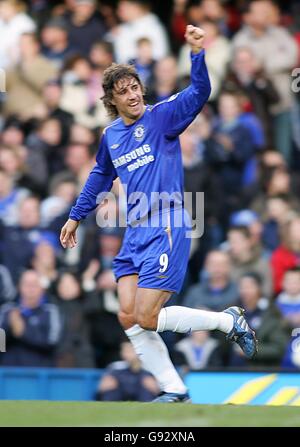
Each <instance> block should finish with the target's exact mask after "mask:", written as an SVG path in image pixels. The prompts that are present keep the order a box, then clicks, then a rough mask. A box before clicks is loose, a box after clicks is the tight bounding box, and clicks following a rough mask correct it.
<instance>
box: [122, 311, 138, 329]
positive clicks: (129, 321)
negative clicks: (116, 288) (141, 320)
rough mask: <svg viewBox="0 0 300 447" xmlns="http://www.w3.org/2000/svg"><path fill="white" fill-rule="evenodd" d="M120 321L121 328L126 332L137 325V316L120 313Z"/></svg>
mask: <svg viewBox="0 0 300 447" xmlns="http://www.w3.org/2000/svg"><path fill="white" fill-rule="evenodd" d="M118 319H119V322H120V324H121V326H122V327H123V328H124V329H125V330H126V329H129V328H131V327H132V326H134V325H135V324H137V322H136V319H135V316H134V315H133V314H130V313H126V312H123V311H122V310H121V311H120V312H118Z"/></svg>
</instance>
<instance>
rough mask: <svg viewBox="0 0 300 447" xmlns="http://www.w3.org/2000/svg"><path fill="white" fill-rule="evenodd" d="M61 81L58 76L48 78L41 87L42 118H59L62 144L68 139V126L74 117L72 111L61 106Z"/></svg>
mask: <svg viewBox="0 0 300 447" xmlns="http://www.w3.org/2000/svg"><path fill="white" fill-rule="evenodd" d="M61 96H62V83H61V80H60V79H58V78H55V79H50V80H49V81H48V82H47V84H46V85H45V87H44V89H43V100H44V105H45V114H44V118H47V117H48V116H49V118H54V119H57V120H59V122H60V124H61V129H62V141H61V143H62V145H63V146H64V145H65V144H67V142H68V140H69V132H70V127H71V125H72V124H73V121H74V117H73V115H72V113H70V112H67V111H66V110H63V109H62V108H61V104H60V103H61Z"/></svg>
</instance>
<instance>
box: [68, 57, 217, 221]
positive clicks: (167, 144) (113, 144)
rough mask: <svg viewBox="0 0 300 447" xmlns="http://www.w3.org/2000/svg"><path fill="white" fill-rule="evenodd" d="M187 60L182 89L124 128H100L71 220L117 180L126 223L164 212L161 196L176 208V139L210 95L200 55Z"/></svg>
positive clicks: (179, 186)
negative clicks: (188, 81) (92, 162)
mask: <svg viewBox="0 0 300 447" xmlns="http://www.w3.org/2000/svg"><path fill="white" fill-rule="evenodd" d="M191 58H192V69H191V84H190V85H189V86H188V87H187V88H186V89H184V90H182V91H181V92H179V93H177V94H175V95H173V96H171V97H170V98H169V99H167V100H165V101H162V102H160V103H158V104H155V105H154V106H149V105H148V106H146V109H145V112H144V114H143V115H142V117H141V118H140V119H138V120H137V121H135V122H134V123H133V124H130V125H126V124H125V123H124V122H123V120H122V119H121V118H118V119H116V120H115V121H113V122H112V124H111V125H109V126H108V127H106V129H104V131H103V135H102V138H101V142H100V147H99V151H98V153H97V156H96V161H97V163H96V165H95V167H94V169H93V170H92V171H91V173H90V175H89V177H88V179H87V182H86V184H85V186H84V188H83V190H82V192H81V194H80V195H79V197H78V199H77V202H76V204H75V206H74V207H73V208H72V209H71V212H70V218H71V219H73V220H81V219H84V218H85V217H86V216H87V214H88V213H89V212H90V211H92V210H93V209H95V208H96V206H97V205H98V204H99V203H101V202H102V200H103V199H104V194H105V193H107V192H108V191H110V189H111V187H112V183H113V181H114V180H115V178H117V177H119V178H120V181H121V183H122V185H123V187H124V189H125V192H126V196H127V222H128V223H129V224H130V223H132V222H135V221H136V220H138V219H140V218H142V217H144V216H147V215H149V213H150V212H153V211H154V212H155V211H160V210H161V209H162V208H164V201H162V200H161V196H160V194H161V193H166V197H168V198H170V197H171V198H172V203H171V206H173V207H175V208H176V207H180V206H182V202H183V167H182V160H181V148H180V143H179V135H180V134H181V133H182V132H183V131H184V129H186V127H188V125H189V124H190V123H191V122H192V121H193V120H194V119H195V117H196V116H197V114H198V113H199V112H200V111H201V109H202V107H203V106H204V104H205V102H206V101H207V99H208V97H209V95H210V91H211V87H210V81H209V77H208V72H207V68H206V64H205V59H204V50H202V51H201V52H200V53H198V54H191ZM137 204H138V205H139V206H138V207H137ZM168 205H170V203H169V204H168ZM137 210H138V212H136V211H137Z"/></svg>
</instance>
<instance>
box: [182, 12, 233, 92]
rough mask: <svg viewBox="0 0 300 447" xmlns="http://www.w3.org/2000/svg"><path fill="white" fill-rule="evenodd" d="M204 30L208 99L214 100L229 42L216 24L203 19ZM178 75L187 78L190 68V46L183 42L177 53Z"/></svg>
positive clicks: (221, 77)
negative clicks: (209, 83) (208, 82)
mask: <svg viewBox="0 0 300 447" xmlns="http://www.w3.org/2000/svg"><path fill="white" fill-rule="evenodd" d="M201 28H202V29H203V30H204V31H205V33H206V34H205V61H206V64H207V68H208V72H209V79H210V82H211V88H212V91H211V94H210V98H209V100H210V101H216V99H217V97H218V94H219V92H220V90H221V86H222V83H223V81H224V78H225V75H226V71H227V65H228V63H229V60H230V42H229V40H228V39H227V38H226V37H224V36H223V35H221V33H220V30H219V28H218V24H217V23H216V22H214V21H212V20H208V19H205V20H203V21H202V22H201ZM178 67H179V76H180V77H184V78H187V77H188V78H189V75H190V69H191V57H190V48H189V46H188V45H187V44H185V45H184V46H183V47H182V48H181V50H180V53H179V61H178Z"/></svg>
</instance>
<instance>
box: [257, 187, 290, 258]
mask: <svg viewBox="0 0 300 447" xmlns="http://www.w3.org/2000/svg"><path fill="white" fill-rule="evenodd" d="M295 214H296V213H295V211H294V210H293V208H292V206H291V204H290V202H289V198H288V197H287V196H286V195H283V194H281V195H280V194H278V195H274V196H271V197H269V198H268V199H267V203H266V219H265V222H264V228H263V234H262V242H263V245H264V247H265V248H266V249H267V250H269V251H270V252H271V253H272V252H273V251H274V250H276V249H277V248H278V247H279V245H280V231H281V228H282V227H283V226H284V225H285V224H286V223H287V222H288V221H290V220H291V219H292V218H293V216H294V215H295Z"/></svg>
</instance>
